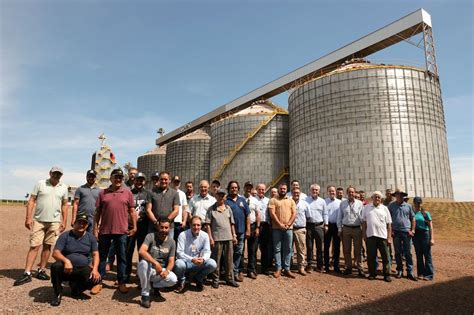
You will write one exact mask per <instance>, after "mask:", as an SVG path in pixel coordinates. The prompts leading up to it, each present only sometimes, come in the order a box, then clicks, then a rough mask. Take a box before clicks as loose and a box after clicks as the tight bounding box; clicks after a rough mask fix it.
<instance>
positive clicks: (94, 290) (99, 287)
mask: <svg viewBox="0 0 474 315" xmlns="http://www.w3.org/2000/svg"><path fill="white" fill-rule="evenodd" d="M100 291H102V284H100V283H99V284H96V285H95V286H93V287H92V289H91V294H92V295H96V294H99V293H100Z"/></svg>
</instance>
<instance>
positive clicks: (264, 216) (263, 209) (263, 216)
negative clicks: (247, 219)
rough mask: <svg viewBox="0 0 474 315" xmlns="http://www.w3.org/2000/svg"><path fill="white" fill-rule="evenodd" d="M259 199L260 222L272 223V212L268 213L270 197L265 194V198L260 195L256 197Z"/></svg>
mask: <svg viewBox="0 0 474 315" xmlns="http://www.w3.org/2000/svg"><path fill="white" fill-rule="evenodd" d="M255 199H257V201H258V204H259V209H260V222H268V223H270V214H269V213H268V209H267V207H268V202H269V201H270V199H268V198H267V197H265V196H263V198H260V197H259V196H258V195H257V196H256V197H255Z"/></svg>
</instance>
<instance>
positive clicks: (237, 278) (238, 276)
mask: <svg viewBox="0 0 474 315" xmlns="http://www.w3.org/2000/svg"><path fill="white" fill-rule="evenodd" d="M235 281H237V282H244V275H243V274H242V273H241V272H239V274H238V275H236V276H235Z"/></svg>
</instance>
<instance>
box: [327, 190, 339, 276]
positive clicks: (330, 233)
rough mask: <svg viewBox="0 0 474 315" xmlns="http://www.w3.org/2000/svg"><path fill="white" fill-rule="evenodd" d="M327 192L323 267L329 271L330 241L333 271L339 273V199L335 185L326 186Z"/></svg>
mask: <svg viewBox="0 0 474 315" xmlns="http://www.w3.org/2000/svg"><path fill="white" fill-rule="evenodd" d="M327 192H328V198H326V199H325V200H324V201H325V202H326V211H327V214H328V223H327V224H328V230H327V233H326V234H324V268H325V270H326V272H329V248H330V247H331V243H332V249H333V256H332V257H333V259H334V264H333V266H334V271H335V272H337V273H341V269H339V256H340V249H341V239H340V237H339V235H338V232H337V214H338V213H339V206H340V205H341V200H339V199H337V198H336V186H333V185H330V186H328V188H327Z"/></svg>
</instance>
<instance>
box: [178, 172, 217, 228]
mask: <svg viewBox="0 0 474 315" xmlns="http://www.w3.org/2000/svg"><path fill="white" fill-rule="evenodd" d="M215 203H216V198H214V197H212V196H211V195H210V194H209V182H208V181H207V180H202V181H201V182H200V183H199V194H198V195H195V196H194V197H192V198H191V200H190V201H189V207H188V208H187V209H186V213H185V215H184V218H185V219H186V220H187V218H188V217H194V216H198V217H200V218H201V219H202V220H204V219H205V218H206V214H207V211H208V210H209V208H210V207H211V206H212V205H213V204H215Z"/></svg>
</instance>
